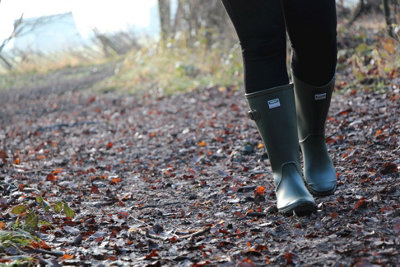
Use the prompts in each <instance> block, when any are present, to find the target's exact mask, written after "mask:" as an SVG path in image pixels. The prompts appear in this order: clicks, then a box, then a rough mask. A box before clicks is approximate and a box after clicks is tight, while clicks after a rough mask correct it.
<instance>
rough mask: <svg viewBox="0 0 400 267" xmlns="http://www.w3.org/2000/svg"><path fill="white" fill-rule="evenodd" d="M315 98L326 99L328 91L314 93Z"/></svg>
mask: <svg viewBox="0 0 400 267" xmlns="http://www.w3.org/2000/svg"><path fill="white" fill-rule="evenodd" d="M314 99H315V100H324V99H326V93H323V94H316V95H314Z"/></svg>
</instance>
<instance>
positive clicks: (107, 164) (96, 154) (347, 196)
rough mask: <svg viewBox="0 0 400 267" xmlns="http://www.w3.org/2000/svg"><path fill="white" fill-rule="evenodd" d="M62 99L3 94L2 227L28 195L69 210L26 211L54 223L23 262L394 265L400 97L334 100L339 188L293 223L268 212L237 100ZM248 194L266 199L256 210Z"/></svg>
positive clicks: (259, 150)
mask: <svg viewBox="0 0 400 267" xmlns="http://www.w3.org/2000/svg"><path fill="white" fill-rule="evenodd" d="M79 86H81V85H79ZM79 86H78V87H79ZM42 89H43V88H42ZM67 89H71V88H67ZM67 89H63V90H54V91H52V90H51V87H47V89H46V88H45V89H43V90H42V91H40V89H37V88H36V89H33V90H32V91H29V92H28V93H26V92H24V93H22V92H21V91H17V92H10V91H9V92H2V93H1V99H2V104H1V106H0V114H1V116H0V142H1V143H0V145H1V146H0V152H3V153H0V165H1V172H0V182H1V190H2V191H3V192H2V197H1V201H0V204H1V205H0V208H1V209H0V210H1V213H0V221H2V222H4V223H5V224H6V226H3V228H5V227H6V229H8V228H7V227H9V225H10V224H12V222H14V221H15V216H14V215H11V214H10V212H9V211H10V207H13V206H15V205H17V204H21V203H30V205H31V206H32V207H33V206H35V205H36V204H35V197H36V196H38V195H42V196H43V197H44V198H45V199H47V201H48V202H49V203H50V204H51V205H54V203H56V202H58V201H61V200H63V201H65V202H67V203H68V205H69V206H70V207H71V208H72V209H73V210H74V211H75V212H76V215H75V217H74V218H73V219H71V218H67V217H66V216H65V215H64V214H62V213H61V214H57V213H51V212H45V211H44V210H42V209H39V210H38V213H39V215H40V219H41V220H45V221H47V222H50V223H51V224H52V227H49V226H45V225H43V224H42V225H40V224H39V226H40V227H39V229H38V230H36V231H35V233H36V235H38V236H39V237H40V238H41V239H42V240H43V241H44V242H45V243H46V244H47V245H48V246H49V248H45V249H47V250H46V251H47V252H48V251H51V253H49V252H48V253H46V252H43V250H45V249H42V250H40V249H39V250H32V251H31V252H26V253H27V254H29V255H32V256H34V258H36V259H38V260H39V261H40V262H42V263H43V264H45V263H46V264H49V265H52V266H57V264H65V265H68V264H70V265H91V264H99V263H104V264H106V265H109V264H110V263H113V264H114V265H121V266H122V265H133V266H135V265H136V266H146V265H147V266H161V265H169V266H215V265H219V266H232V265H234V264H239V266H262V265H265V264H266V263H271V264H273V265H289V264H294V265H305V264H309V265H331V266H332V265H334V266H340V264H342V265H343V266H348V265H353V264H356V263H359V264H361V265H358V266H371V265H368V264H377V265H386V266H394V265H397V264H398V262H400V254H399V253H400V252H399V251H400V247H399V243H400V204H399V196H400V188H399V184H400V182H399V173H398V167H397V166H399V164H400V150H399V146H400V136H399V134H400V122H399V119H398V118H399V116H400V99H399V92H398V91H397V92H394V93H387V94H375V93H363V92H358V93H355V92H353V93H347V94H344V95H336V96H335V97H334V99H333V103H332V108H331V112H330V116H329V123H328V126H327V135H328V136H329V138H328V142H329V149H330V152H331V154H332V156H333V160H334V163H335V165H336V166H337V172H338V181H339V187H338V190H337V192H336V193H335V195H333V196H329V197H323V198H317V199H316V200H317V203H318V207H319V209H318V212H316V213H315V214H313V215H312V216H310V217H307V218H298V217H294V216H293V217H285V216H282V215H280V214H278V213H277V211H276V208H275V197H274V190H273V187H272V183H271V181H272V177H271V173H270V171H269V166H268V161H267V157H266V154H265V153H264V148H263V147H262V145H261V144H260V143H261V139H260V138H259V136H258V134H257V131H256V128H255V125H254V124H253V122H252V121H249V120H248V119H247V117H246V111H247V107H246V103H245V100H244V98H243V94H242V92H239V91H233V90H231V89H229V88H219V89H217V88H210V89H206V90H201V91H194V92H190V93H186V94H181V95H177V96H173V97H168V98H162V99H150V98H146V97H144V98H140V99H136V98H135V97H134V96H124V97H121V96H112V95H96V96H94V95H90V94H88V93H86V92H85V91H81V90H67ZM38 90H39V91H40V93H41V94H39V93H35V92H39V91H38ZM259 186H263V187H265V191H266V195H265V201H261V203H256V202H257V201H255V200H254V190H255V189H256V188H257V187H259ZM20 254H21V252H18V251H16V250H15V249H14V250H12V249H8V250H6V251H3V252H2V254H0V255H1V260H2V261H3V262H4V261H7V260H9V259H12V258H10V257H12V256H13V255H14V256H15V255H20ZM62 255H64V256H62ZM57 262H58V263H57ZM362 264H366V265H362Z"/></svg>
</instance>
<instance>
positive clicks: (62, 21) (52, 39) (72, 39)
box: [12, 12, 84, 53]
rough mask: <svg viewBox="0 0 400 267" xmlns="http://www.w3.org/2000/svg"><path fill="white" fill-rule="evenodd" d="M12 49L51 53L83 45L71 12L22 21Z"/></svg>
mask: <svg viewBox="0 0 400 267" xmlns="http://www.w3.org/2000/svg"><path fill="white" fill-rule="evenodd" d="M20 27H21V29H22V30H21V33H20V34H19V35H18V36H17V37H16V38H15V39H14V40H13V47H12V49H15V50H20V51H33V52H42V53H51V52H56V51H62V50H67V49H71V48H77V47H81V46H82V45H83V43H84V41H83V39H82V36H81V34H80V33H79V31H78V30H77V27H76V24H75V20H74V17H73V15H72V12H69V13H64V14H57V15H50V16H43V17H37V18H27V19H23V21H22V24H21V25H20Z"/></svg>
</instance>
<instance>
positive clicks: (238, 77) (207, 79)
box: [96, 41, 243, 95]
mask: <svg viewBox="0 0 400 267" xmlns="http://www.w3.org/2000/svg"><path fill="white" fill-rule="evenodd" d="M242 80H243V77H242V59H241V55H240V48H239V47H238V46H237V45H234V46H232V47H229V48H226V47H221V46H219V45H215V46H214V47H212V48H207V47H206V46H205V45H204V44H202V43H200V42H199V43H197V44H196V45H195V47H191V48H190V47H188V46H186V45H185V44H184V43H183V42H179V41H177V42H175V43H170V44H167V45H166V46H162V45H159V44H153V45H150V46H146V47H143V48H141V49H139V50H133V51H131V52H130V53H128V54H127V56H126V57H125V59H124V60H123V62H122V63H121V64H120V65H119V67H118V68H117V69H116V71H115V75H114V76H113V77H111V78H110V79H108V80H106V81H102V82H101V83H99V84H97V86H96V89H98V90H106V91H109V90H118V91H120V92H123V93H127V92H128V93H133V92H151V93H152V94H154V93H156V94H160V95H165V94H170V93H173V92H181V91H188V90H192V89H195V88H199V87H211V86H215V85H220V86H224V85H232V84H235V85H239V84H241V83H242Z"/></svg>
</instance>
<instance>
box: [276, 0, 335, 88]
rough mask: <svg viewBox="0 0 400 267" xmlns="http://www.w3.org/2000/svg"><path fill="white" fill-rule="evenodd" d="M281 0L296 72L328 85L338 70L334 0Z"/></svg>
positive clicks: (298, 75)
mask: <svg viewBox="0 0 400 267" xmlns="http://www.w3.org/2000/svg"><path fill="white" fill-rule="evenodd" d="M281 1H282V6H283V10H284V16H285V21H286V27H287V32H288V34H289V38H290V41H291V43H292V48H293V55H292V71H293V75H294V76H296V78H298V79H300V80H301V81H303V82H305V83H308V84H311V85H315V86H322V85H326V84H327V83H329V82H330V81H331V80H332V78H333V76H334V75H335V71H336V61H337V60H336V58H337V45H336V24H337V21H336V5H335V0H303V1H301V0H281Z"/></svg>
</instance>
